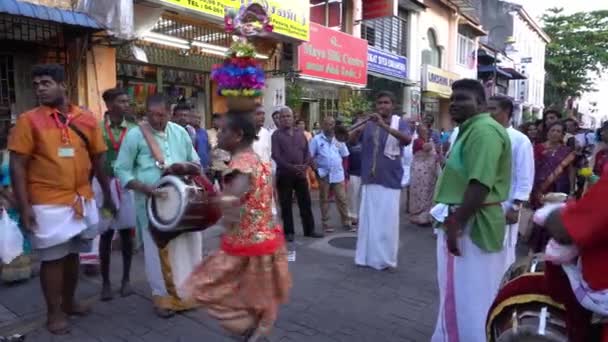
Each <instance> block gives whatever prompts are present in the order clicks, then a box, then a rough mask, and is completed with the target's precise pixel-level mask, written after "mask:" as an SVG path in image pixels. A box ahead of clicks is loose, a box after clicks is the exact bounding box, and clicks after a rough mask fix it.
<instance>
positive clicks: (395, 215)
mask: <svg viewBox="0 0 608 342" xmlns="http://www.w3.org/2000/svg"><path fill="white" fill-rule="evenodd" d="M400 196H401V190H400V189H390V188H387V187H384V186H382V185H376V184H365V185H363V186H362V188H361V209H360V211H359V230H358V233H357V250H356V254H355V264H357V265H361V266H369V267H372V268H375V269H377V270H382V269H385V268H387V267H397V252H398V250H399V203H400V202H399V201H400V198H399V197H400Z"/></svg>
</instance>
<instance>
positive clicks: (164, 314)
mask: <svg viewBox="0 0 608 342" xmlns="http://www.w3.org/2000/svg"><path fill="white" fill-rule="evenodd" d="M154 312H156V315H157V316H158V317H160V318H171V317H173V316H175V311H173V310H169V309H162V308H154Z"/></svg>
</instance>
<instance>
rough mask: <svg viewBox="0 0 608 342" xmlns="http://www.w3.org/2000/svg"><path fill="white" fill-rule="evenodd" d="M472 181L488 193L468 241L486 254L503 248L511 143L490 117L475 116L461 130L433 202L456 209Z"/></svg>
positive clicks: (499, 126) (501, 127) (473, 223)
mask: <svg viewBox="0 0 608 342" xmlns="http://www.w3.org/2000/svg"><path fill="white" fill-rule="evenodd" d="M472 180H476V181H478V182H479V183H481V184H483V185H485V186H486V187H488V189H490V191H489V193H488V196H487V197H486V200H485V202H484V203H485V204H486V205H485V206H483V207H482V208H481V209H479V210H478V211H477V212H476V213H475V214H474V215H473V217H472V218H471V221H470V222H469V224H470V229H471V230H470V235H471V240H472V241H473V243H475V244H476V245H477V246H478V247H479V248H481V249H483V250H485V251H488V252H497V251H500V250H501V249H502V247H503V241H504V236H505V225H506V220H505V216H504V213H503V211H502V207H501V202H503V201H505V200H507V198H508V196H509V189H510V186H511V141H510V140H509V135H508V134H507V131H506V130H505V128H504V127H503V126H501V125H500V124H499V123H498V122H496V121H495V120H494V119H493V118H492V117H491V116H490V114H487V113H483V114H479V115H476V116H474V117H472V118H470V119H468V120H467V121H465V122H464V123H463V124H462V125H461V126H460V132H459V133H458V137H457V138H456V142H455V143H454V147H453V149H452V151H451V152H450V155H449V157H448V160H447V162H446V165H445V169H444V170H443V173H442V175H441V177H440V178H439V181H438V182H437V187H436V188H435V202H438V203H444V204H451V205H459V204H462V199H463V196H464V193H465V190H466V188H467V187H468V185H469V183H470V182H471V181H472Z"/></svg>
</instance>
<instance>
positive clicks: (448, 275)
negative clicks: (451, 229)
mask: <svg viewBox="0 0 608 342" xmlns="http://www.w3.org/2000/svg"><path fill="white" fill-rule="evenodd" d="M436 232H437V283H438V285H439V313H438V318H437V325H436V326H435V332H434V333H433V337H432V338H431V341H432V342H486V340H487V339H486V330H485V326H486V316H487V314H488V310H489V309H490V306H491V305H492V302H493V301H494V298H495V296H496V294H497V292H498V288H499V286H500V282H501V279H502V275H503V270H504V265H505V259H506V251H505V249H503V250H502V251H500V252H497V253H487V252H485V251H483V250H481V249H480V248H479V247H477V245H475V244H474V243H473V241H471V238H470V237H469V235H468V230H467V231H466V233H465V234H463V236H462V237H461V238H460V240H459V242H460V244H459V247H460V253H461V256H459V257H456V256H454V255H452V254H451V253H450V252H449V251H448V248H447V240H446V235H445V232H444V231H443V230H441V229H437V231H436Z"/></svg>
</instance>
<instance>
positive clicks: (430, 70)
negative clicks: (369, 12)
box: [422, 64, 460, 97]
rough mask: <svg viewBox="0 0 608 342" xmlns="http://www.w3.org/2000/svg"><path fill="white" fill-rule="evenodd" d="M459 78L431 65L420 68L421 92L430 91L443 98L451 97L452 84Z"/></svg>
mask: <svg viewBox="0 0 608 342" xmlns="http://www.w3.org/2000/svg"><path fill="white" fill-rule="evenodd" d="M459 78H460V76H459V75H458V74H455V73H453V72H449V71H447V70H443V69H439V68H437V67H434V66H432V65H428V64H425V65H423V66H422V91H430V92H433V93H437V94H439V95H441V96H444V97H449V96H450V95H452V83H454V81H456V80H457V79H459Z"/></svg>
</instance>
